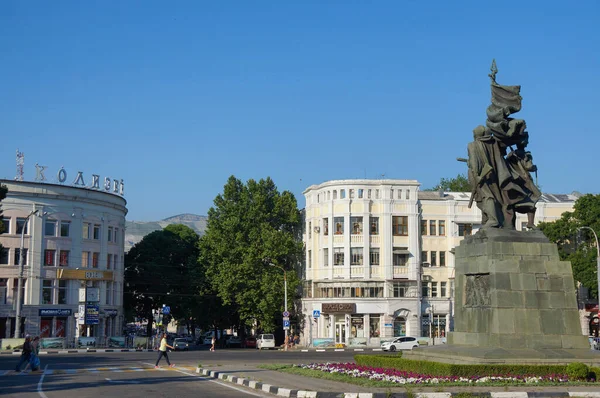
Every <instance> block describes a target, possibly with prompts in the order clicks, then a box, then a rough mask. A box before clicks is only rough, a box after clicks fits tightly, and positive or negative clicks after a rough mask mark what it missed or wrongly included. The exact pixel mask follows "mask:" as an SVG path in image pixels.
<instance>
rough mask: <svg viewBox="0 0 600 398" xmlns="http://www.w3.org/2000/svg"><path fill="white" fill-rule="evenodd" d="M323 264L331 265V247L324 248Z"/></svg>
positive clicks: (325, 265)
mask: <svg viewBox="0 0 600 398" xmlns="http://www.w3.org/2000/svg"><path fill="white" fill-rule="evenodd" d="M323 266H324V267H329V249H323Z"/></svg>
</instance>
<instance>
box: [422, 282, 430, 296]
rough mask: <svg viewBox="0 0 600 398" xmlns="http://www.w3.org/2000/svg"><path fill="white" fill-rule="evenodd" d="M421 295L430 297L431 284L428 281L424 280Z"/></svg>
mask: <svg viewBox="0 0 600 398" xmlns="http://www.w3.org/2000/svg"><path fill="white" fill-rule="evenodd" d="M421 296H423V297H429V284H428V283H427V282H423V285H422V286H421Z"/></svg>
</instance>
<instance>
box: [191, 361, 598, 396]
mask: <svg viewBox="0 0 600 398" xmlns="http://www.w3.org/2000/svg"><path fill="white" fill-rule="evenodd" d="M196 372H197V373H199V374H202V375H204V376H208V377H212V378H215V379H221V380H223V381H227V382H230V383H233V384H238V385H244V386H247V387H250V388H254V389H257V390H261V391H265V392H269V393H272V394H275V395H278V396H283V397H298V398H300V397H307V398H308V397H311V398H329V397H331V398H333V397H347V398H350V397H353V398H384V397H385V398H392V397H396V398H408V397H420V398H428V397H430V398H442V397H452V396H459V395H460V394H461V393H462V394H463V396H464V394H465V393H471V394H476V395H477V396H480V397H495V398H496V397H497V398H525V397H534V396H535V397H538V398H540V397H553V398H559V397H598V398H600V385H599V386H598V387H596V388H595V387H589V386H581V387H573V386H568V387H567V386H565V387H551V386H550V387H535V386H529V385H527V386H518V387H476V386H465V387H443V386H441V385H433V386H431V387H428V386H422V385H421V386H413V385H411V386H407V387H402V386H398V387H389V388H372V387H363V386H358V385H354V384H347V383H341V382H336V381H329V380H324V379H317V378H312V377H304V376H298V375H293V374H288V373H284V372H277V371H274V370H265V369H260V368H258V367H256V366H253V365H245V364H240V365H239V366H235V365H223V366H219V367H218V368H216V369H214V370H213V369H204V368H198V369H196Z"/></svg>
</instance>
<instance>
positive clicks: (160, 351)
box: [154, 333, 175, 369]
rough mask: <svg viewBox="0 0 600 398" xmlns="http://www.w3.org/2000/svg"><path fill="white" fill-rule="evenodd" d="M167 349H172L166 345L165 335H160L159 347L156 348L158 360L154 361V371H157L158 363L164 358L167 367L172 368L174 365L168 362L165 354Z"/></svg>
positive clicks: (167, 356)
mask: <svg viewBox="0 0 600 398" xmlns="http://www.w3.org/2000/svg"><path fill="white" fill-rule="evenodd" d="M167 348H170V349H172V350H173V349H174V348H173V347H172V346H170V345H168V344H167V334H166V333H163V335H162V339H160V347H159V348H158V359H157V360H156V365H154V368H155V369H158V368H159V366H158V363H159V362H160V359H161V358H162V357H163V356H164V357H165V358H166V360H167V364H168V365H169V367H171V368H172V367H174V366H175V364H174V363H171V361H169V355H168V354H167Z"/></svg>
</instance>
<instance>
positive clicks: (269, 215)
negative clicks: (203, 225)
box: [200, 176, 302, 331]
mask: <svg viewBox="0 0 600 398" xmlns="http://www.w3.org/2000/svg"><path fill="white" fill-rule="evenodd" d="M300 223H301V221H300V212H299V210H298V208H297V202H296V198H295V197H294V195H293V194H292V193H290V192H288V191H284V192H281V193H280V192H279V191H278V190H277V187H276V186H275V184H274V182H273V181H272V180H271V178H266V179H261V180H260V181H258V182H257V181H255V180H249V181H248V182H247V183H246V184H243V183H242V182H241V181H240V180H238V179H236V178H235V177H234V176H231V177H230V178H229V180H228V181H227V184H226V185H225V187H224V189H223V193H222V194H219V195H218V196H217V197H216V198H215V200H214V207H212V208H211V209H210V210H209V212H208V225H207V229H206V234H205V235H204V236H203V237H202V238H201V239H200V259H201V261H200V262H201V264H202V266H203V267H205V268H206V275H207V278H208V281H210V286H211V288H212V290H213V291H214V292H215V293H216V295H217V296H218V297H219V298H220V299H221V301H222V304H223V306H224V307H223V308H227V309H228V310H229V312H230V314H231V315H233V314H236V315H235V316H234V318H233V319H232V320H231V322H232V323H231V324H230V325H234V323H233V322H236V321H237V322H239V326H243V325H247V326H252V325H254V324H255V323H256V324H257V325H258V327H259V329H260V330H263V331H273V330H274V329H275V317H276V316H278V315H279V316H280V314H281V311H282V309H283V296H284V292H283V272H282V271H281V270H279V269H277V268H275V267H273V266H271V265H270V263H273V264H278V265H279V266H281V267H283V268H284V269H285V270H286V273H287V281H288V302H289V303H293V301H294V292H296V291H297V288H298V285H299V279H298V276H297V274H296V272H295V271H294V269H295V267H296V265H297V264H298V263H299V261H300V258H301V255H302V243H301V241H299V240H298V239H297V238H296V237H297V234H298V230H299V229H300V227H301V225H300ZM292 312H293V309H292Z"/></svg>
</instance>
